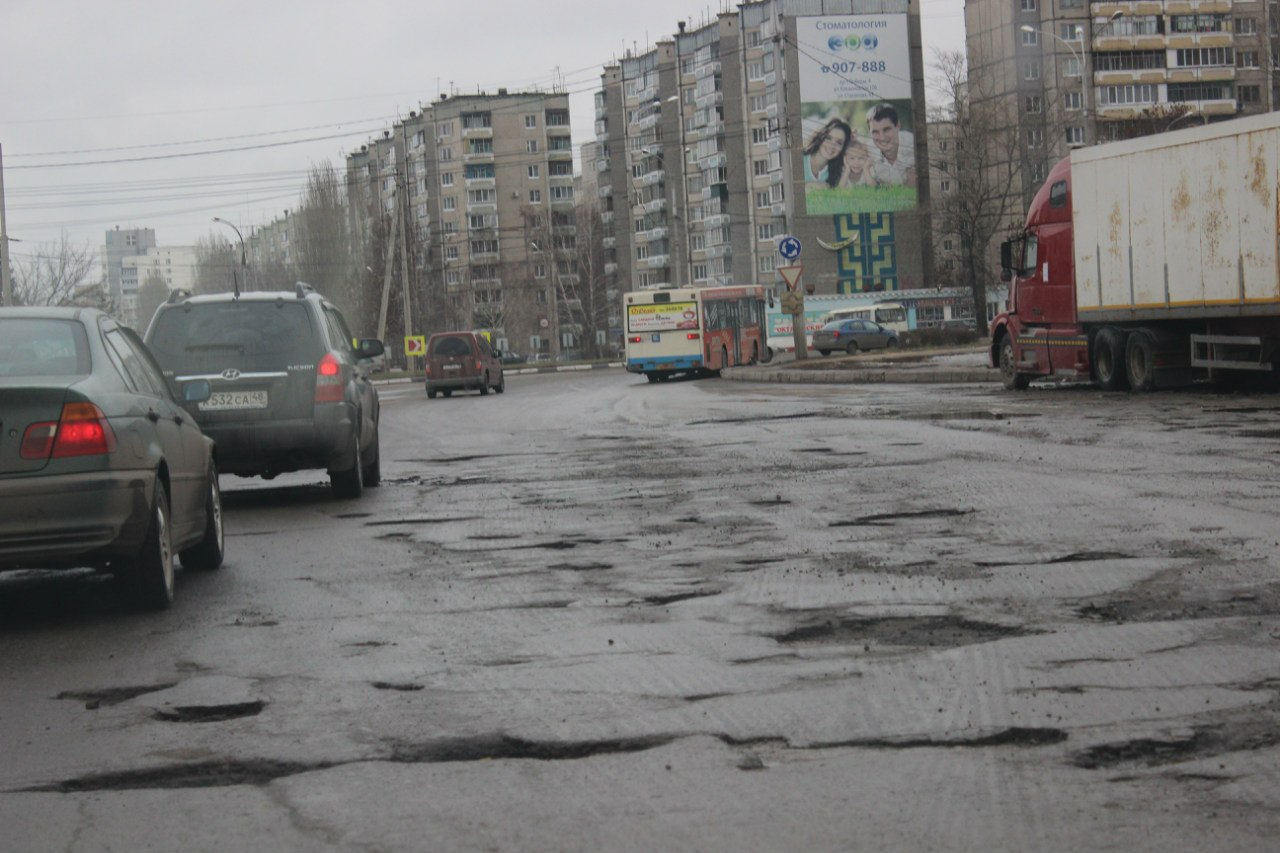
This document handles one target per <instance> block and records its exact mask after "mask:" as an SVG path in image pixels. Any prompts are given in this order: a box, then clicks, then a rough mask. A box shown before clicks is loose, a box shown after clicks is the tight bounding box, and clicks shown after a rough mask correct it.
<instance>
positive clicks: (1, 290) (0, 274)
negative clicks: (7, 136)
mask: <svg viewBox="0 0 1280 853" xmlns="http://www.w3.org/2000/svg"><path fill="white" fill-rule="evenodd" d="M0 284H2V285H3V286H2V287H0V296H2V297H3V299H0V304H3V305H4V306H5V307H8V306H10V305H13V281H12V280H11V279H10V278H9V229H8V227H6V225H5V219H4V146H3V145H0Z"/></svg>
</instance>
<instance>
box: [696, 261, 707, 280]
mask: <svg viewBox="0 0 1280 853" xmlns="http://www.w3.org/2000/svg"><path fill="white" fill-rule="evenodd" d="M706 278H707V265H706V264H694V265H693V279H694V281H705V280H706Z"/></svg>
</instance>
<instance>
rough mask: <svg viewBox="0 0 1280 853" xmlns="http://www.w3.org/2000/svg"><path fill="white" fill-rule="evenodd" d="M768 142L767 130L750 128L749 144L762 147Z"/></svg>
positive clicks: (765, 128)
mask: <svg viewBox="0 0 1280 853" xmlns="http://www.w3.org/2000/svg"><path fill="white" fill-rule="evenodd" d="M768 141H769V128H767V127H753V128H751V144H752V145H762V144H764V143H765V142H768Z"/></svg>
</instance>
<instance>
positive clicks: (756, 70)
mask: <svg viewBox="0 0 1280 853" xmlns="http://www.w3.org/2000/svg"><path fill="white" fill-rule="evenodd" d="M763 76H764V65H763V64H762V63H759V62H748V63H747V79H748V80H759V79H760V78H761V77H763Z"/></svg>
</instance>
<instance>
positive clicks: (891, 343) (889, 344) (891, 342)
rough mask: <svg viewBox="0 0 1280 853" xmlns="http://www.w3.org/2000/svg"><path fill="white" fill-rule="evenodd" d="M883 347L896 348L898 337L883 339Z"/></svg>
mask: <svg viewBox="0 0 1280 853" xmlns="http://www.w3.org/2000/svg"><path fill="white" fill-rule="evenodd" d="M884 348H885V349H897V348H898V339H897V338H889V340H887V341H885V343H884Z"/></svg>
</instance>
